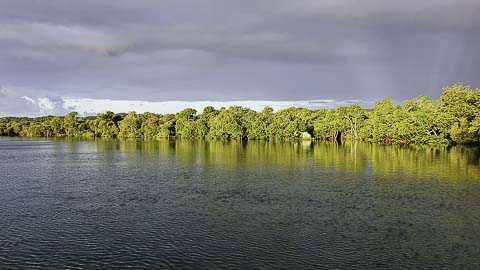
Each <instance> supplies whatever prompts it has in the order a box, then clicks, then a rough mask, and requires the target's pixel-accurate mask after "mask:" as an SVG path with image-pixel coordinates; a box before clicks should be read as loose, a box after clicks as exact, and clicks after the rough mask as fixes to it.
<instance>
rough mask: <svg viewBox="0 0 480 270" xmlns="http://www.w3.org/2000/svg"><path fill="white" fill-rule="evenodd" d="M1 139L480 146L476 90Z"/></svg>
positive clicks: (224, 112)
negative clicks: (434, 96)
mask: <svg viewBox="0 0 480 270" xmlns="http://www.w3.org/2000/svg"><path fill="white" fill-rule="evenodd" d="M0 136H30V137H70V138H88V137H91V138H94V137H96V138H100V137H102V138H145V139H154V138H158V139H161V138H172V137H176V138H182V139H223V140H270V141H292V140H301V139H310V138H311V137H313V138H314V139H316V140H329V141H334V142H345V141H370V142H377V143H386V144H419V145H422V144H428V145H447V144H469V143H480V89H479V88H477V89H471V88H470V86H467V85H463V84H461V83H456V84H454V85H451V86H448V87H444V88H443V93H442V95H441V96H440V98H439V99H438V100H431V99H430V98H428V97H427V96H419V97H416V98H413V99H410V100H406V101H405V102H404V103H403V104H400V105H395V104H394V103H393V101H392V100H390V99H389V98H388V97H387V98H384V99H383V100H380V101H378V102H376V103H375V104H374V106H373V109H366V108H363V107H361V106H360V105H356V104H353V105H349V106H343V107H339V108H336V109H319V110H309V109H305V108H288V109H283V110H279V111H277V112H274V111H273V109H272V108H269V107H265V109H264V110H262V111H261V112H257V111H254V110H251V109H248V108H244V107H240V106H232V107H230V108H220V109H219V110H216V109H215V108H213V107H211V106H208V107H206V108H205V109H204V110H203V112H202V113H201V114H198V113H197V111H196V110H195V109H191V108H187V109H185V110H183V111H181V112H179V113H177V114H175V115H173V114H165V115H160V114H154V113H143V114H137V113H135V112H129V113H128V114H114V113H113V112H105V113H99V114H97V116H91V117H79V115H78V114H77V113H76V112H70V113H68V114H67V115H65V116H64V117H59V116H46V117H39V118H25V117H22V118H15V117H5V118H0Z"/></svg>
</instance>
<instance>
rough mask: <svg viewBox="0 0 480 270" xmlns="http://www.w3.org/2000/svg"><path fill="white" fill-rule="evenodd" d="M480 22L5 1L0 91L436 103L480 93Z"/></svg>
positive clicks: (391, 13)
mask: <svg viewBox="0 0 480 270" xmlns="http://www.w3.org/2000/svg"><path fill="white" fill-rule="evenodd" d="M478 11H480V2H479V1H477V0H424V1H413V0H407V1H384V0H366V1H355V0H345V1H333V0H331V1H322V0H302V1H291V0H275V1H274V0H271V1H261V0H260V1H258V0H256V1H253V0H252V1H245V0H244V1H224V0H216V1H214V0H210V1H194V0H191V1H173V0H172V1H153V0H152V1H146V0H135V1H133V0H132V1H126V0H117V1H100V0H89V1H66V0H49V1H34V0H30V1H27V0H25V1H21V0H20V1H6V0H0V84H3V85H7V86H12V87H13V88H15V87H16V88H15V89H42V90H29V93H28V95H24V94H18V95H16V96H17V97H16V100H18V98H21V97H22V96H28V97H31V98H32V99H33V100H35V99H36V98H45V97H48V98H49V100H56V99H58V98H62V97H73V98H92V99H96V98H98V99H123V100H151V101H164V100H318V99H336V100H351V99H363V100H372V99H376V98H381V97H383V96H385V95H389V96H391V97H393V98H394V99H396V100H401V99H405V98H410V97H412V96H415V95H418V94H420V93H425V94H428V95H430V96H432V97H436V96H438V95H439V93H440V89H441V86H442V85H446V84H451V83H454V82H456V81H464V82H466V83H469V84H472V85H473V86H478V85H480V78H479V77H478V70H479V69H480V54H479V53H478V48H477V47H478V44H480V26H479V25H480V17H479V16H477V15H476V14H477V13H478ZM18 91H21V90H18ZM32 91H33V93H32ZM9 96H12V94H10V95H9ZM0 99H3V101H0V106H3V107H4V108H7V105H5V104H6V103H8V102H6V101H5V100H6V98H5V97H4V96H2V95H0ZM25 101H28V100H26V99H25V98H23V99H20V101H18V102H22V104H24V102H25ZM29 104H31V102H30V103H28V102H27V103H26V105H25V106H8V111H10V112H11V113H16V112H22V111H23V112H28V113H31V112H30V111H29V109H23V108H26V107H28V106H29ZM56 104H60V103H56ZM37 107H38V106H37ZM37 107H35V108H34V109H33V110H34V111H38V108H37ZM1 111H4V112H5V109H2V110H1Z"/></svg>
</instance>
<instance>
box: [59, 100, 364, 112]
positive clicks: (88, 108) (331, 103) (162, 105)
mask: <svg viewBox="0 0 480 270" xmlns="http://www.w3.org/2000/svg"><path fill="white" fill-rule="evenodd" d="M63 103H64V106H65V108H66V109H68V110H70V111H76V112H78V113H79V114H81V115H91V114H95V113H98V112H105V111H113V112H116V113H120V112H129V111H135V112H137V113H144V112H152V113H159V114H166V113H176V112H179V111H181V110H183V109H185V108H193V109H195V110H197V111H198V112H202V110H203V108H205V107H206V106H213V107H215V108H217V109H219V108H221V107H230V106H234V105H238V106H242V107H247V108H250V109H253V110H256V111H261V110H262V109H263V108H264V107H266V106H269V107H272V108H273V109H274V110H281V109H286V108H289V107H301V108H310V109H320V108H335V107H338V106H345V105H349V104H352V103H359V104H362V105H364V106H370V105H371V104H372V103H371V102H366V101H361V100H345V101H336V100H330V99H326V100H298V101H260V100H242V101H161V102H153V101H138V100H137V101H136V100H109V99H86V98H64V99H63Z"/></svg>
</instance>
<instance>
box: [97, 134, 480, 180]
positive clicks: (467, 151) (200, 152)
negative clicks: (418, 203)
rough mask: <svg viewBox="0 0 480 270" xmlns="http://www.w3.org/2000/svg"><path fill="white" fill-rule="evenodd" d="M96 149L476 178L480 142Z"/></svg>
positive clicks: (242, 164)
mask: <svg viewBox="0 0 480 270" xmlns="http://www.w3.org/2000/svg"><path fill="white" fill-rule="evenodd" d="M96 150H97V151H100V152H111V151H120V152H124V153H126V154H127V155H132V156H134V155H144V156H145V157H146V158H148V157H157V156H160V157H164V158H174V159H175V160H176V162H178V163H182V164H183V165H184V166H196V167H198V168H206V167H212V168H217V169H222V170H223V169H225V170H241V169H243V170H249V169H254V168H259V167H260V168H261V167H262V166H278V167H279V168H299V169H300V168H306V167H309V168H310V167H312V168H315V169H317V170H321V169H322V168H334V170H336V171H344V172H354V173H368V172H369V171H370V173H373V174H374V175H384V174H391V173H395V174H403V175H408V176H434V177H439V178H446V179H465V178H468V179H475V178H478V179H480V148H478V147H468V146H454V147H440V148H430V147H401V146H385V145H379V144H370V143H346V144H341V145H340V144H336V143H329V142H313V143H312V142H301V143H275V142H267V141H249V142H240V141H203V140H200V141H197V140H175V141H172V140H159V141H136V140H125V141H123V140H122V141H97V143H96ZM319 173H321V172H319Z"/></svg>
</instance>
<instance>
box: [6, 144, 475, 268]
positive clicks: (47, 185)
mask: <svg viewBox="0 0 480 270" xmlns="http://www.w3.org/2000/svg"><path fill="white" fill-rule="evenodd" d="M0 160H1V162H0V269H121V268H129V269H132V268H133V269H152V268H159V269H268V268H270V269H315V268H316V269H479V267H480V266H479V265H480V165H479V161H480V149H478V148H472V147H452V148H448V149H432V148H400V147H393V146H379V145H371V144H358V145H341V146H339V145H335V144H329V143H297V144H290V143H284V144H281V143H277V144H275V143H268V142H249V143H241V142H198V141H152V142H137V141H73V142H67V141H54V140H41V139H37V140H26V139H13V138H0Z"/></svg>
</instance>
